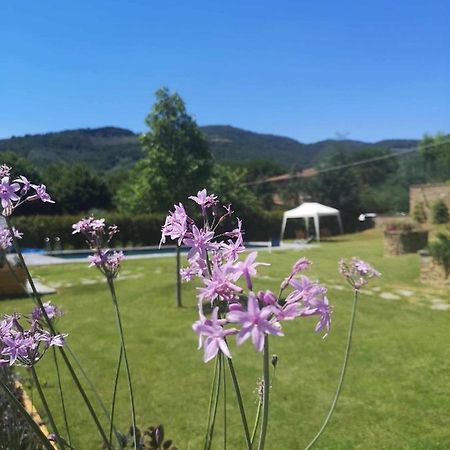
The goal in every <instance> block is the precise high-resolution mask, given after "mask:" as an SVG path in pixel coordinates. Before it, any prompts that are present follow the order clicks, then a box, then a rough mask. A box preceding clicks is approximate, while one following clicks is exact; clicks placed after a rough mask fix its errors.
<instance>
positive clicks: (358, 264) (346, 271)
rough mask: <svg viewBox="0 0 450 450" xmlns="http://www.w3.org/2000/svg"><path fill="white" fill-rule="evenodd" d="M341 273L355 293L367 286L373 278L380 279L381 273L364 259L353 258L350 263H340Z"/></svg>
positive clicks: (341, 261) (342, 261) (342, 260)
mask: <svg viewBox="0 0 450 450" xmlns="http://www.w3.org/2000/svg"><path fill="white" fill-rule="evenodd" d="M339 272H340V273H341V274H342V275H343V276H344V277H345V278H346V279H347V281H348V282H349V284H350V285H351V286H352V287H353V289H354V290H355V291H358V290H359V289H361V288H362V287H363V286H364V285H366V284H367V283H368V282H369V280H370V279H371V278H374V277H380V276H381V273H380V272H378V271H377V270H375V269H374V268H373V267H372V266H371V265H370V264H368V263H366V262H365V261H363V260H362V259H359V258H356V257H353V258H352V260H351V262H350V263H347V262H346V261H345V260H344V259H341V260H340V261H339Z"/></svg>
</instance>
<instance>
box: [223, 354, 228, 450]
mask: <svg viewBox="0 0 450 450" xmlns="http://www.w3.org/2000/svg"><path fill="white" fill-rule="evenodd" d="M223 358H226V356H225V355H224V354H222V376H223V450H227V379H226V372H225V364H224V363H223Z"/></svg>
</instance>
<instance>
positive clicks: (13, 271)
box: [3, 251, 116, 433]
mask: <svg viewBox="0 0 450 450" xmlns="http://www.w3.org/2000/svg"><path fill="white" fill-rule="evenodd" d="M3 253H5V252H4V251H3ZM5 256H6V254H5ZM6 264H7V266H8V268H9V270H10V272H11V273H12V275H13V277H14V278H15V280H16V281H17V283H19V284H22V281H21V280H19V277H18V276H17V274H16V272H15V270H14V269H13V268H12V266H11V263H10V262H9V261H8V259H6ZM31 297H32V298H33V299H34V297H33V294H32V295H31ZM54 329H55V333H56V334H59V331H58V329H57V328H56V327H54ZM64 347H65V349H66V350H67V351H68V352H69V353H70V356H72V358H73V360H74V361H75V364H76V365H77V366H78V369H79V370H80V372H81V374H82V375H83V377H84V378H85V380H86V382H87V383H88V384H89V387H90V389H91V390H92V392H93V394H94V397H95V398H96V400H97V402H98V404H99V405H100V407H101V408H102V410H103V412H104V414H105V417H106V419H107V420H108V422H109V421H110V420H111V418H110V416H109V413H108V410H107V409H106V406H105V404H104V403H103V400H102V399H101V398H100V396H99V394H98V392H97V389H96V388H95V386H94V383H93V382H92V380H91V379H90V378H89V376H88V374H87V373H86V371H85V370H84V369H83V366H82V365H81V363H80V360H79V359H78V358H77V356H76V355H75V353H74V352H73V350H72V349H71V348H70V345H69V344H68V343H65V344H64ZM53 351H54V352H55V348H53ZM57 370H58V369H57ZM114 432H115V433H116V430H115V429H114Z"/></svg>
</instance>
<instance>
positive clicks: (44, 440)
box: [0, 378, 55, 450]
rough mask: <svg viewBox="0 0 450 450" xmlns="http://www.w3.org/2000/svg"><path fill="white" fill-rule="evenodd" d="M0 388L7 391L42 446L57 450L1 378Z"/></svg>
mask: <svg viewBox="0 0 450 450" xmlns="http://www.w3.org/2000/svg"><path fill="white" fill-rule="evenodd" d="M0 386H1V387H2V388H3V390H4V391H5V393H6V395H7V396H8V397H9V399H10V401H11V403H12V405H13V406H15V408H16V409H17V411H19V413H20V414H21V415H22V416H23V418H24V419H25V420H26V421H27V422H28V425H29V426H30V428H31V429H32V430H33V431H34V433H35V434H36V436H37V437H38V438H39V440H40V441H41V443H42V445H43V446H44V447H45V449H46V450H55V448H54V447H53V445H52V444H51V443H50V441H49V440H48V438H47V436H45V434H44V433H43V432H42V430H41V427H40V426H39V425H38V424H37V423H36V422H35V421H34V420H33V418H32V417H31V416H30V415H29V414H28V412H27V410H26V409H25V408H24V406H23V405H22V403H21V402H20V401H19V400H18V399H17V397H16V396H15V395H14V393H13V392H11V391H10V390H9V388H8V386H7V385H6V384H5V382H4V381H3V380H2V379H1V378H0Z"/></svg>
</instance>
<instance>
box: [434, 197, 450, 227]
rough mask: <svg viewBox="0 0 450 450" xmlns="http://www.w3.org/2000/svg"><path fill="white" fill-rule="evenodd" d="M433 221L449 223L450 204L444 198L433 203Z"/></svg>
mask: <svg viewBox="0 0 450 450" xmlns="http://www.w3.org/2000/svg"><path fill="white" fill-rule="evenodd" d="M432 209H433V223H436V224H439V223H447V222H448V221H449V212H448V206H447V205H446V203H445V202H444V201H443V200H438V201H437V202H436V203H434V204H433V207H432Z"/></svg>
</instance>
